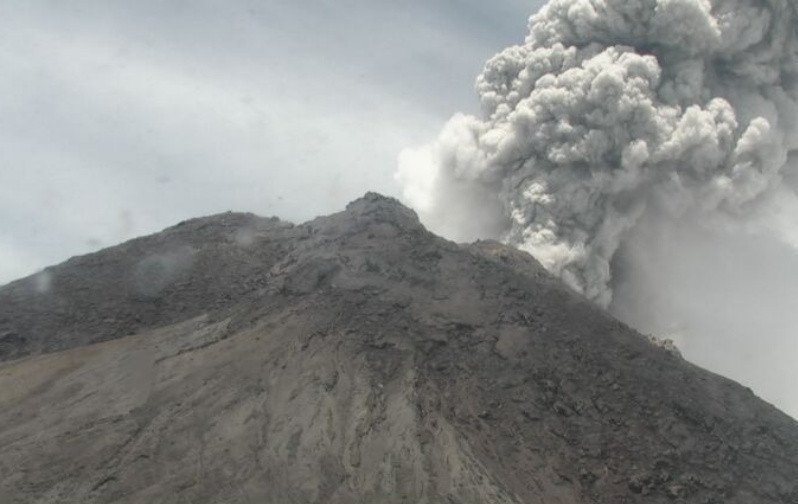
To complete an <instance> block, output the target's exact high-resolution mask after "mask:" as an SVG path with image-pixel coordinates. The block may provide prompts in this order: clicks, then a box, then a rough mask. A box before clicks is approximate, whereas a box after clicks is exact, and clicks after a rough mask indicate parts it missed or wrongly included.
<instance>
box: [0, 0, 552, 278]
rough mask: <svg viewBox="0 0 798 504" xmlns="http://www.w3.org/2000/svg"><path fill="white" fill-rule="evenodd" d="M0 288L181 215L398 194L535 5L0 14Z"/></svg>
mask: <svg viewBox="0 0 798 504" xmlns="http://www.w3.org/2000/svg"><path fill="white" fill-rule="evenodd" d="M3 4H4V5H3V6H4V12H3V16H2V19H0V66H2V68H3V72H2V75H0V163H2V164H1V165H0V284H2V283H5V282H7V281H10V280H12V279H15V278H17V277H21V276H23V275H27V274H30V273H32V272H34V271H35V270H37V269H39V268H42V267H44V266H46V265H49V264H53V263H57V262H60V261H62V260H64V259H66V258H67V257H69V256H72V255H75V254H81V253H86V252H90V251H93V250H97V249H99V248H102V247H105V246H109V245H112V244H115V243H118V242H120V241H123V240H125V239H128V238H132V237H134V236H138V235H142V234H146V233H150V232H153V231H157V230H159V229H161V228H164V227H166V226H169V225H172V224H175V223H177V222H178V221H180V220H181V219H185V218H189V217H196V216H201V215H207V214H211V213H216V212H221V211H226V210H239V211H251V212H255V213H258V214H262V215H278V216H280V217H282V218H285V219H288V220H292V221H303V220H305V219H308V218H311V217H313V216H315V215H318V214H321V213H329V212H332V211H336V210H339V209H341V208H342V207H343V206H344V205H345V204H346V203H347V202H348V201H350V200H352V199H353V198H356V197H358V196H359V195H361V194H362V193H364V192H365V191H367V190H377V191H380V192H383V193H387V194H392V195H397V194H398V193H399V188H398V186H397V185H396V183H395V182H394V180H393V173H394V172H395V170H396V157H397V155H398V153H399V151H400V150H402V149H403V148H406V147H408V146H412V145H418V144H422V143H425V142H427V141H429V140H430V139H431V138H433V137H434V136H435V134H436V133H437V131H438V130H439V128H440V127H441V125H442V124H443V122H444V121H445V120H446V119H448V117H449V116H451V114H452V113H454V112H456V111H461V110H465V111H469V110H474V109H475V108H476V106H477V100H476V96H475V93H474V91H473V82H474V78H475V76H476V75H477V73H478V72H479V71H480V70H481V68H482V66H483V64H484V62H485V60H486V59H487V58H488V57H489V56H491V55H492V54H494V53H495V52H497V51H498V50H500V49H501V48H503V47H505V46H507V45H509V44H513V43H518V42H520V41H522V40H523V37H524V35H525V31H526V30H525V25H526V18H527V17H528V15H529V14H531V13H532V12H533V11H534V10H536V8H537V6H539V5H540V2H539V1H535V0H529V1H527V0H495V1H493V2H489V3H488V2H483V1H480V0H409V1H405V2H395V3H394V2H374V1H373V0H303V1H302V2H297V1H295V0H265V1H263V0H260V1H247V0H224V1H210V0H207V1H197V0H193V1H191V2H188V1H179V0H171V1H157V0H146V1H145V0H137V1H135V2H130V1H99V0H92V1H70V2H62V1H56V0H53V1H32V0H7V1H5V2H3Z"/></svg>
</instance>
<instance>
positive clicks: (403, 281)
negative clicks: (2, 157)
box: [0, 193, 798, 504]
mask: <svg viewBox="0 0 798 504" xmlns="http://www.w3.org/2000/svg"><path fill="white" fill-rule="evenodd" d="M0 502H3V503H73V502H74V503H78V502H79V503H111V502H114V503H142V502H147V503H170V504H173V503H222V502H224V503H254V502H258V503H275V504H276V503H332V504H336V503H340V504H344V503H347V504H348V503H414V504H415V503H462V504H466V503H501V504H511V503H512V504H521V503H529V504H533V503H541V504H542V503H545V504H576V503H608V504H609V503H613V504H618V503H637V502H641V503H642V502H645V503H660V502H663V503H664V502H682V503H696V504H698V503H702V504H709V503H717V504H721V503H723V504H730V503H739V504H754V503H783V504H795V503H796V502H798V423H796V422H795V421H794V420H792V419H791V418H790V417H788V416H787V415H785V414H783V413H781V412H780V411H778V410H777V409H776V408H774V407H772V406H771V405H769V404H767V403H765V402H764V401H762V400H760V399H759V398H757V397H756V396H755V395H754V394H753V392H752V391H751V390H749V389H747V388H745V387H743V386H741V385H739V384H737V383H734V382H732V381H730V380H728V379H725V378H723V377H721V376H718V375H715V374H713V373H710V372H708V371H706V370H703V369H701V368H699V367H697V366H694V365H692V364H691V363H689V362H687V361H686V360H684V359H683V358H682V357H681V356H680V355H679V354H678V352H677V351H675V349H673V348H669V347H667V346H666V345H660V344H656V342H654V341H652V339H650V338H648V337H646V336H644V335H641V334H639V333H638V332H636V331H635V330H633V329H631V328H629V327H627V326H626V325H624V324H622V323H621V322H619V321H617V320H615V319H614V318H613V317H611V316H610V315H608V314H607V313H606V312H605V311H603V310H602V309H600V308H599V307H597V306H596V305H594V304H592V303H591V302H589V301H588V300H586V299H585V298H584V297H582V296H581V295H579V294H577V293H576V292H574V291H572V290H570V289H569V288H568V287H566V286H565V285H564V284H563V283H562V282H561V281H560V280H558V279H557V278H555V277H553V276H551V275H550V274H549V273H547V272H546V271H545V270H544V268H543V267H542V266H541V265H540V264H539V263H538V262H537V261H535V259H533V258H532V257H531V256H529V255H527V254H526V253H523V252H520V251H518V250H515V249H513V248H510V247H508V246H505V245H502V244H500V243H497V242H491V241H483V242H477V243H473V244H466V245H462V244H456V243H453V242H450V241H447V240H444V239H442V238H439V237H437V236H435V235H434V234H432V233H430V232H428V231H427V230H426V229H425V228H424V227H423V226H422V225H421V224H420V223H419V220H418V218H417V217H416V215H415V213H413V212H412V211H411V210H409V209H407V208H405V207H404V206H402V205H401V204H400V203H398V202H397V201H395V200H393V199H390V198H386V197H383V196H380V195H377V194H373V193H370V194H367V195H366V196H365V197H363V198H361V199H359V200H357V201H355V202H353V203H350V204H349V205H348V206H347V208H346V210H345V211H343V212H341V213H338V214H334V215H330V216H326V217H320V218H317V219H315V220H312V221H310V222H307V223H304V224H301V225H294V224H290V223H287V222H284V221H281V220H279V219H276V218H269V219H267V218H262V217H257V216H255V215H251V214H237V213H226V214H221V215H216V216H211V217H206V218H200V219H194V220H190V221H186V222H182V223H180V224H178V225H176V226H174V227H171V228H169V229H166V230H164V231H163V232H161V233H158V234H155V235H152V236H147V237H144V238H139V239H135V240H132V241H130V242H127V243H124V244H122V245H119V246H116V247H112V248H109V249H106V250H103V251H100V252H98V253H95V254H90V255H87V256H83V257H77V258H73V259H71V260H69V261H67V262H65V263H63V264H61V265H58V266H54V267H50V268H47V269H45V270H43V271H42V272H40V273H38V274H36V275H33V276H31V277H28V278H25V279H22V280H19V281H16V282H13V283H11V284H8V285H6V286H4V287H2V288H0Z"/></svg>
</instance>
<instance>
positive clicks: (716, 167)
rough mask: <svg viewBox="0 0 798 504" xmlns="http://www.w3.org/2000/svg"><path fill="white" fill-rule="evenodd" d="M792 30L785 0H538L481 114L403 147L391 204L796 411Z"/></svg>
mask: <svg viewBox="0 0 798 504" xmlns="http://www.w3.org/2000/svg"><path fill="white" fill-rule="evenodd" d="M796 30H798V2H796V1H795V0H767V1H763V0H678V1H673V0H624V1H617V0H551V1H550V2H548V3H547V4H546V5H545V6H544V7H543V8H542V9H541V10H540V11H539V12H538V13H536V14H535V15H533V16H532V17H531V18H530V20H529V34H528V35H527V37H526V40H525V41H524V42H523V43H522V44H520V45H517V46H512V47H508V48H507V49H505V50H504V51H502V52H501V53H499V54H497V55H496V56H494V57H493V58H491V59H490V60H489V61H488V63H487V64H486V66H485V69H484V71H483V72H482V74H481V75H480V76H479V77H478V79H477V91H478V93H479V97H480V100H481V103H482V109H483V110H482V115H481V116H478V117H475V116H472V115H465V114H457V115H455V116H454V117H452V119H451V120H450V121H449V122H448V123H447V124H446V125H445V127H444V128H443V130H442V132H441V133H440V135H439V136H438V138H437V139H435V140H434V141H433V142H432V143H430V144H429V145H427V146H424V147H422V148H419V149H411V150H407V151H405V152H404V153H403V154H402V155H401V157H400V163H399V171H398V173H397V177H398V179H399V180H400V182H401V183H402V184H403V186H404V195H405V198H406V200H407V201H408V202H409V203H410V204H411V205H412V206H413V208H415V209H417V210H418V211H419V213H420V214H421V217H422V220H423V221H424V222H425V224H427V225H428V226H430V228H431V229H432V230H433V231H436V232H440V233H442V234H443V235H444V236H447V237H450V238H453V239H459V240H463V239H466V240H472V239H475V238H497V239H501V240H502V241H504V242H506V243H508V244H511V245H513V246H516V247H518V248H520V249H522V250H526V251H528V252H530V253H531V254H532V255H534V256H535V257H536V258H537V259H538V260H540V261H541V262H542V263H543V265H544V266H545V267H546V268H547V269H549V271H552V272H553V273H555V274H557V275H558V276H560V277H561V278H562V279H563V280H564V281H566V282H567V283H568V284H569V285H571V286H572V287H574V288H575V289H577V290H579V291H581V292H583V293H584V294H585V295H586V296H588V297H589V298H591V299H593V300H595V301H596V302H598V303H599V304H601V305H602V306H607V307H610V308H611V310H612V311H613V312H614V313H616V314H618V315H619V316H622V317H623V318H624V319H625V320H627V321H629V322H631V323H634V324H635V325H636V326H637V327H638V328H639V329H641V330H646V331H652V332H655V333H657V334H671V335H672V336H674V337H676V338H678V339H679V340H680V344H681V346H682V347H684V348H685V349H686V351H687V354H688V355H690V356H693V357H695V358H696V359H698V360H700V361H702V362H707V363H711V364H712V365H713V368H714V369H721V370H724V371H726V372H728V373H733V374H734V376H735V377H740V378H741V379H745V381H746V382H747V383H749V384H752V385H754V384H755V385H756V387H757V389H758V390H761V391H762V392H763V393H767V394H768V397H773V398H774V399H776V398H777V399H778V400H779V403H780V404H782V405H785V407H787V406H788V407H790V408H791V409H792V410H793V411H798V396H796V393H795V391H794V389H793V387H792V386H790V384H792V383H795V382H796V381H798V371H796V370H798V366H796V359H798V341H797V339H796V336H795V335H796V333H797V332H798V319H797V318H796V317H795V316H794V315H793V313H795V311H796V310H795V309H796V308H798V305H796V303H798V301H796V300H798V282H796V281H795V280H796V278H798V266H797V265H798V223H797V221H796V219H795V215H797V214H798V197H796V188H798V163H797V162H796V159H798V34H797V33H796ZM741 237H743V238H741ZM752 244H753V245H752ZM749 248H754V249H756V250H757V253H755V254H750V252H749ZM785 249H787V250H789V253H785ZM776 262H778V263H777V266H774V267H773V269H774V270H777V271H781V274H780V275H777V276H776V278H773V279H772V280H773V281H772V282H771V283H769V284H767V286H766V288H761V287H760V285H759V284H760V282H758V281H757V278H756V275H755V274H746V272H747V271H756V270H758V269H764V270H766V271H765V272H764V273H763V274H764V275H768V274H769V270H767V268H768V266H767V265H771V264H774V263H776ZM652 265H653V266H652ZM763 265H764V266H763ZM655 268H656V269H660V270H662V271H652V270H653V269H655ZM740 270H742V271H743V273H742V274H741V273H740ZM686 271H689V272H690V273H689V274H685V272H686ZM672 277H676V280H675V281H672ZM730 278H732V279H734V280H735V281H728V280H729V279H730ZM641 299H642V300H644V301H643V302H642V303H641V302H639V300H641ZM718 299H726V300H728V301H730V302H732V303H734V304H740V305H743V306H744V308H743V309H737V310H734V311H731V312H730V313H728V314H727V313H724V314H723V317H722V318H721V317H718V316H717V304H718V301H717V300H718ZM785 299H786V300H787V301H785ZM720 304H723V303H722V302H721V303H720ZM773 317H776V318H777V320H778V321H779V324H777V327H774V323H773V320H772V319H773ZM729 328H732V331H731V333H730V332H729ZM762 335H769V336H762ZM760 337H764V338H765V340H763V341H760V340H758V339H756V340H755V338H760ZM719 348H723V349H724V351H718V349H719ZM752 362H756V364H752ZM772 369H779V372H778V373H775V374H773V375H771V374H770V372H771V370H772Z"/></svg>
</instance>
